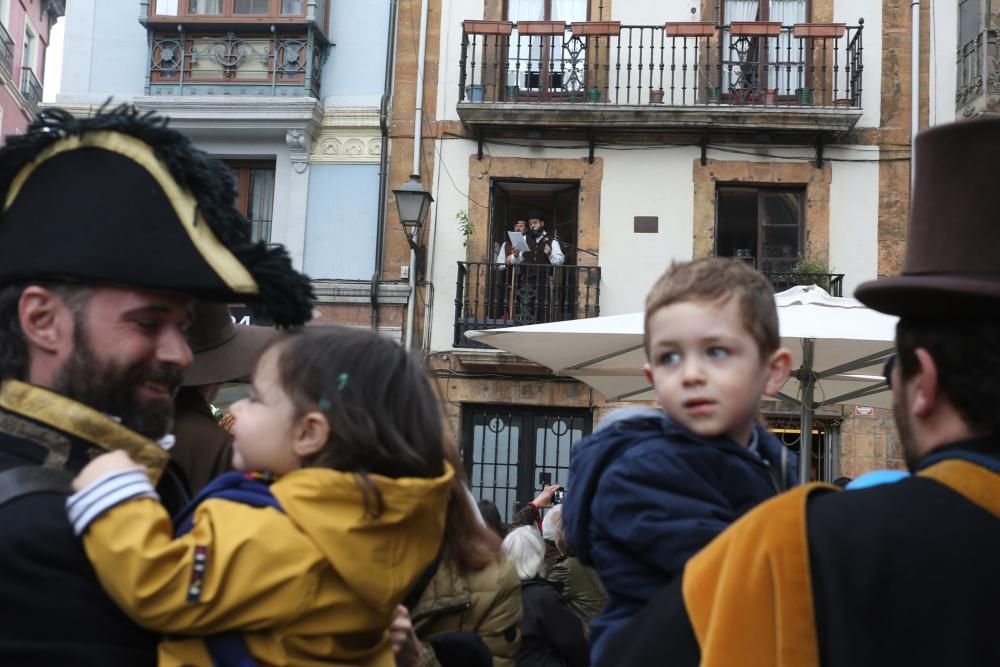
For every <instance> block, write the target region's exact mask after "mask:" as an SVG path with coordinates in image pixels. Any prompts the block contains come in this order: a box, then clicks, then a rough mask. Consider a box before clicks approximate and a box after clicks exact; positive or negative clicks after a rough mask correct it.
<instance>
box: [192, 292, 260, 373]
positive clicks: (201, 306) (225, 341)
mask: <svg viewBox="0 0 1000 667" xmlns="http://www.w3.org/2000/svg"><path fill="white" fill-rule="evenodd" d="M277 335H278V332H277V330H276V329H273V328H271V327H259V326H236V325H235V324H233V318H232V317H230V316H229V308H228V307H227V306H224V305H221V304H215V303H201V302H199V303H197V304H196V305H195V307H194V323H193V324H192V325H191V328H190V329H189V330H188V344H189V345H190V346H191V351H192V352H194V362H193V363H192V364H191V365H190V366H189V367H188V368H187V369H185V371H184V386H185V387H196V386H199V385H203V384H219V383H222V382H236V381H238V380H242V379H244V378H246V377H248V376H249V375H250V373H251V372H253V366H254V364H255V363H256V362H257V357H259V356H260V353H261V352H263V351H264V348H265V347H267V345H268V343H270V342H271V341H272V340H274V338H275V337H276V336H277Z"/></svg>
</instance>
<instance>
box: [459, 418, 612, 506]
mask: <svg viewBox="0 0 1000 667" xmlns="http://www.w3.org/2000/svg"><path fill="white" fill-rule="evenodd" d="M592 427H593V418H592V417H591V414H590V411H589V410H587V409H572V408H556V407H551V408H549V407H541V408H528V407H518V406H497V405H466V406H464V407H463V411H462V432H463V437H462V459H463V461H464V463H465V468H466V472H467V473H468V477H469V488H470V489H471V491H472V494H473V495H474V496H475V497H476V498H477V499H478V500H491V501H493V502H494V503H496V506H497V509H499V510H500V517H501V518H502V519H503V520H504V521H505V522H509V521H511V520H512V519H513V518H514V515H515V514H516V513H517V510H518V509H519V508H520V507H521V506H523V505H525V504H526V503H528V502H530V501H531V500H532V499H533V498H534V497H535V495H536V494H537V493H538V492H539V491H541V490H542V488H544V486H545V485H546V484H563V485H565V484H567V483H568V482H569V463H570V457H571V455H572V447H573V445H574V444H576V443H577V442H579V441H580V440H581V439H582V438H583V437H584V436H586V435H588V434H589V433H590V431H591V429H592Z"/></svg>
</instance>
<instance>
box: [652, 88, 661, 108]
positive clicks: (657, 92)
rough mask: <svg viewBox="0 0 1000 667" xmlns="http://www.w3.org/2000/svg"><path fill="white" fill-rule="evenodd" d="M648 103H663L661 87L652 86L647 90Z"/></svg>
mask: <svg viewBox="0 0 1000 667" xmlns="http://www.w3.org/2000/svg"><path fill="white" fill-rule="evenodd" d="M649 103H650V104H663V89H662V88H653V89H652V90H651V91H649Z"/></svg>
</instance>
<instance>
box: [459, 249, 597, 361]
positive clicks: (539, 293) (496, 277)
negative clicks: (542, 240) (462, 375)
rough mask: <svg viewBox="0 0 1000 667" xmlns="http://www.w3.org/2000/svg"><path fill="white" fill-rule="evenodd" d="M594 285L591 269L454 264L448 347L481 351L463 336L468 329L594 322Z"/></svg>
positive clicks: (476, 263) (595, 267)
mask: <svg viewBox="0 0 1000 667" xmlns="http://www.w3.org/2000/svg"><path fill="white" fill-rule="evenodd" d="M600 285H601V269H600V267H597V266H566V265H563V266H540V265H527V264H522V265H515V266H503V265H500V264H487V263H482V262H458V279H457V281H456V293H455V339H454V345H455V347H475V348H485V347H487V346H485V345H483V344H481V343H476V342H474V341H471V340H468V339H467V338H466V337H465V332H466V331H469V330H471V329H499V328H501V327H515V326H521V325H523V324H537V323H542V322H562V321H565V320H578V319H583V318H585V317H597V316H598V315H600V314H601V305H600V297H601V288H600Z"/></svg>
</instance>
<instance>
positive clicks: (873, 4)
mask: <svg viewBox="0 0 1000 667" xmlns="http://www.w3.org/2000/svg"><path fill="white" fill-rule="evenodd" d="M859 18H863V19H864V20H865V28H864V30H863V31H862V43H863V46H864V53H863V54H862V64H863V65H864V68H865V70H864V73H863V74H862V78H861V107H862V114H861V120H859V121H858V124H857V127H878V126H879V120H880V118H881V116H882V2H881V0H836V2H835V3H834V7H833V20H834V22H835V23H846V24H847V25H852V26H853V25H858V19H859ZM840 75H841V76H843V73H841V74H840Z"/></svg>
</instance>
